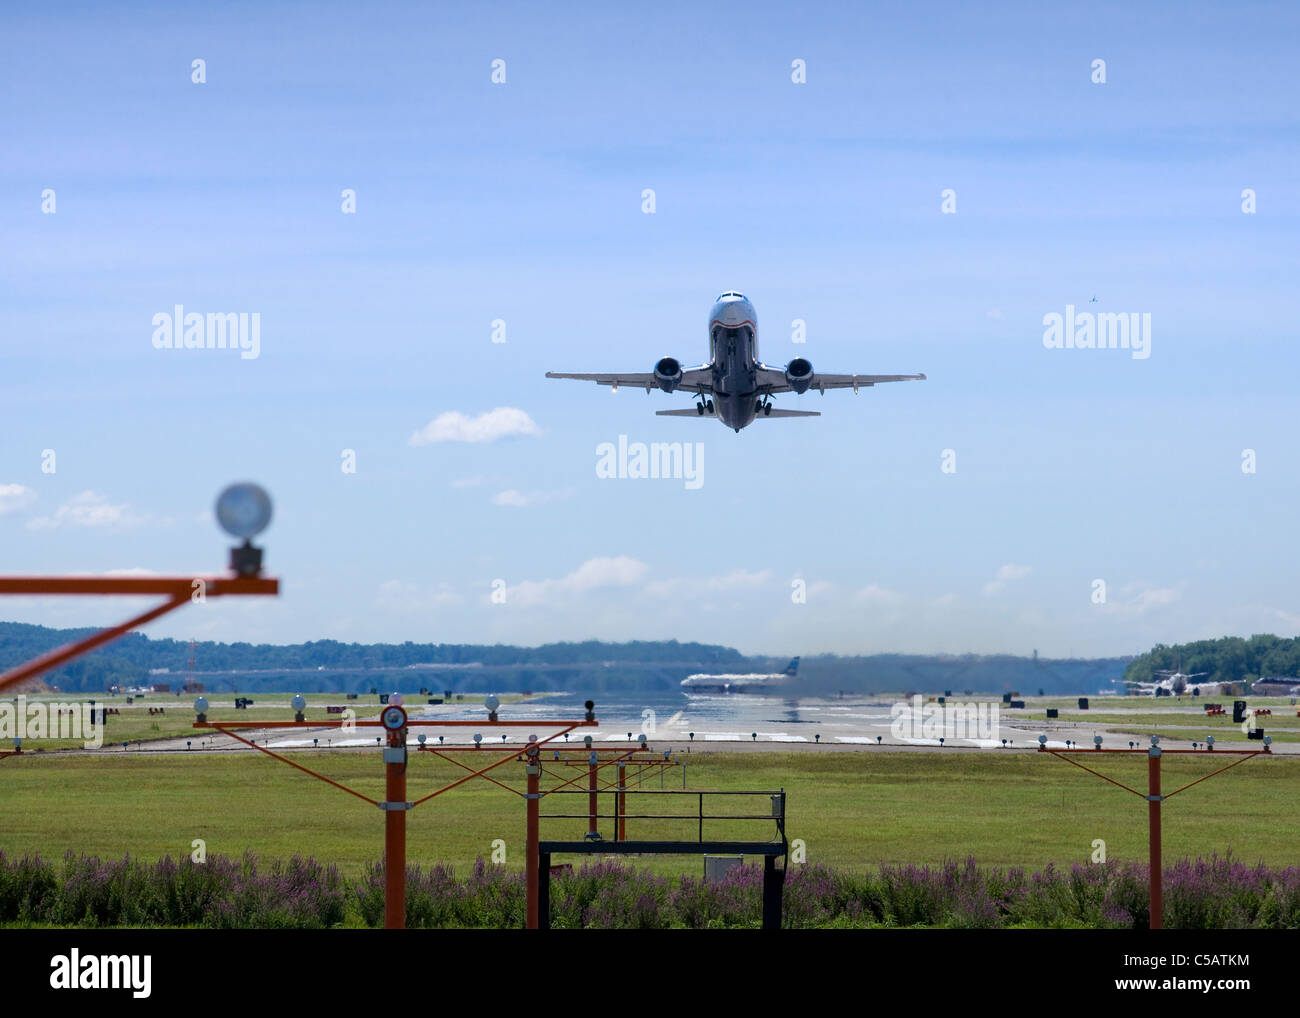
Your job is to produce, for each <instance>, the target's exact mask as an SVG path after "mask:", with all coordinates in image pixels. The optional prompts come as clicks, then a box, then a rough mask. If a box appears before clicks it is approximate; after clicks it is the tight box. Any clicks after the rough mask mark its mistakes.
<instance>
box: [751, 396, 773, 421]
mask: <svg viewBox="0 0 1300 1018" xmlns="http://www.w3.org/2000/svg"><path fill="white" fill-rule="evenodd" d="M754 413H756V414H762V415H763V416H764V417H771V416H772V401H771V400H767V399H760V400H759V401H758V402H757V403H755V404H754Z"/></svg>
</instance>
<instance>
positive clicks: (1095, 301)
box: [1088, 293, 1097, 304]
mask: <svg viewBox="0 0 1300 1018" xmlns="http://www.w3.org/2000/svg"><path fill="white" fill-rule="evenodd" d="M1088 303H1089V304H1096V303H1097V295H1096V294H1095V293H1094V294H1093V295H1092V300H1090V301H1088Z"/></svg>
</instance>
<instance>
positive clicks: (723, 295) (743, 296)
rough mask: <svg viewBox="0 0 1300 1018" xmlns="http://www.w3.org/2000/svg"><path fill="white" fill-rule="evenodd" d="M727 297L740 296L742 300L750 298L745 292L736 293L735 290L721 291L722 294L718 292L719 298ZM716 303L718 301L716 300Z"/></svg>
mask: <svg viewBox="0 0 1300 1018" xmlns="http://www.w3.org/2000/svg"><path fill="white" fill-rule="evenodd" d="M727 297H739V298H740V299H741V300H748V299H749V298H748V297H746V296H745V295H744V294H743V293H736V291H735V290H728V291H727V292H726V293H720V294H718V300H724V299H725V298H727ZM715 303H716V301H715Z"/></svg>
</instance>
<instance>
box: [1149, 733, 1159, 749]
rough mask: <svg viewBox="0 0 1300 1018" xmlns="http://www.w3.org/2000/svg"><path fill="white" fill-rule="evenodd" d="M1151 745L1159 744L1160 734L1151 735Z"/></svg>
mask: <svg viewBox="0 0 1300 1018" xmlns="http://www.w3.org/2000/svg"><path fill="white" fill-rule="evenodd" d="M1151 745H1153V746H1159V745H1160V736H1158V735H1153V736H1151Z"/></svg>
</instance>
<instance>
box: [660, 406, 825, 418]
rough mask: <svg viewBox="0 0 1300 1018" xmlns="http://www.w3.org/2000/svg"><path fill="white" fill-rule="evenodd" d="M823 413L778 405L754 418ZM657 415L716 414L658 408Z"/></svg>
mask: <svg viewBox="0 0 1300 1018" xmlns="http://www.w3.org/2000/svg"><path fill="white" fill-rule="evenodd" d="M821 415H822V414H821V411H820V410H780V409H778V408H776V407H773V408H772V412H771V413H766V414H759V415H758V416H757V417H755V418H754V420H756V421H761V420H762V419H763V418H764V417H820V416H821ZM655 416H656V417H704V418H708V417H713V416H715V415H714V414H707V413H706V414H702V413H700V412H699V411H698V410H656V411H655Z"/></svg>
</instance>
